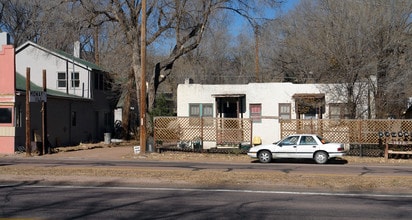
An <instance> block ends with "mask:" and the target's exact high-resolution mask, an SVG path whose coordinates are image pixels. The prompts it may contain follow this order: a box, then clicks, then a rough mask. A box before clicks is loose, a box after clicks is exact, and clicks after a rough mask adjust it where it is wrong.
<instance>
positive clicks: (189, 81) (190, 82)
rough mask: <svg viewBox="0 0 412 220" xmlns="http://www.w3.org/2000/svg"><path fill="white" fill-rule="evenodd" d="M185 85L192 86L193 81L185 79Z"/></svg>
mask: <svg viewBox="0 0 412 220" xmlns="http://www.w3.org/2000/svg"><path fill="white" fill-rule="evenodd" d="M185 84H193V79H191V78H186V79H185Z"/></svg>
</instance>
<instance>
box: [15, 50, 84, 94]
mask: <svg viewBox="0 0 412 220" xmlns="http://www.w3.org/2000/svg"><path fill="white" fill-rule="evenodd" d="M27 67H29V68H30V78H31V81H32V82H34V83H35V84H37V85H39V86H42V85H43V70H44V69H45V70H46V76H47V77H46V78H47V89H52V90H56V91H61V92H64V93H66V88H62V87H58V86H57V73H58V72H66V71H67V70H68V72H69V76H68V77H69V78H68V82H67V86H68V93H69V94H72V95H77V96H82V95H83V97H84V98H91V97H90V96H91V92H90V89H92V88H90V87H91V86H89V84H90V83H91V79H90V78H91V77H90V73H89V71H88V70H87V69H85V68H83V67H80V66H76V65H75V66H74V67H73V63H72V62H69V63H67V62H66V61H65V60H63V59H61V58H60V57H57V56H55V55H52V54H50V53H48V52H46V51H44V50H41V49H39V48H37V47H34V46H32V45H29V46H27V47H26V48H24V49H22V50H19V51H18V53H17V54H16V71H17V72H18V73H20V74H21V75H23V76H24V77H25V76H26V69H27ZM73 68H74V72H79V80H80V84H79V87H77V88H76V87H71V72H72V71H73ZM83 83H84V90H85V91H83Z"/></svg>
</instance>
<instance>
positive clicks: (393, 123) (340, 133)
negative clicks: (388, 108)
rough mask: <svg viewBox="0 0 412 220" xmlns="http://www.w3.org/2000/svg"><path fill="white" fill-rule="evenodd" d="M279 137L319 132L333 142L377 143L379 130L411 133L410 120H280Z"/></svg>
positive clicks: (411, 122)
mask: <svg viewBox="0 0 412 220" xmlns="http://www.w3.org/2000/svg"><path fill="white" fill-rule="evenodd" d="M280 123H281V137H285V136H287V135H290V134H296V133H300V134H302V133H311V134H319V135H321V136H323V137H324V138H326V139H327V140H330V141H333V142H341V143H349V144H378V143H379V132H390V133H392V132H396V133H398V132H408V133H409V134H410V133H412V120H393V119H390V120H389V119H388V120H378V119H376V120H356V119H342V120H330V119H318V120H280Z"/></svg>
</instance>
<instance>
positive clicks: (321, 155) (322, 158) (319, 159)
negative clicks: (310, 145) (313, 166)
mask: <svg viewBox="0 0 412 220" xmlns="http://www.w3.org/2000/svg"><path fill="white" fill-rule="evenodd" d="M314 159H315V161H316V163H319V164H324V163H326V162H327V161H328V153H326V152H325V151H318V152H316V153H315V156H314Z"/></svg>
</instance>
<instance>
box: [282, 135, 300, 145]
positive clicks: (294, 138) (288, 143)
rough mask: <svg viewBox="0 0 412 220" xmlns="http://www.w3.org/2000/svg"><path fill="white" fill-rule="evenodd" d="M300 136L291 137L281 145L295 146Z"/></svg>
mask: <svg viewBox="0 0 412 220" xmlns="http://www.w3.org/2000/svg"><path fill="white" fill-rule="evenodd" d="M298 139H299V136H290V137H288V138H286V139H284V140H283V141H282V142H280V144H281V145H294V144H297V143H298Z"/></svg>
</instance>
